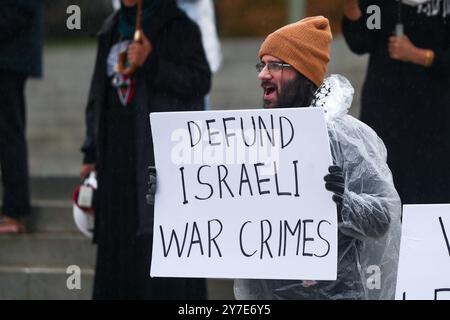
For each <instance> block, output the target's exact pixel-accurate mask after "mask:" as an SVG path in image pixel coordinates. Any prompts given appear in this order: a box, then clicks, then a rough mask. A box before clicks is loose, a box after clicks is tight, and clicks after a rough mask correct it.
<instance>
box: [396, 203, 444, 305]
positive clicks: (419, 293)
mask: <svg viewBox="0 0 450 320" xmlns="http://www.w3.org/2000/svg"><path fill="white" fill-rule="evenodd" d="M449 237H450V205H449V204H439V205H405V206H403V226H402V240H401V243H400V261H399V267H398V276H397V290H396V295H395V297H396V299H397V300H450V244H449Z"/></svg>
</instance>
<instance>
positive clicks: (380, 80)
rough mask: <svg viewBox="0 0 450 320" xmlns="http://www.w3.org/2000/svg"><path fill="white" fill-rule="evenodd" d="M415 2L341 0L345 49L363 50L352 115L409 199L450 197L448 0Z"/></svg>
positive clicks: (446, 199) (434, 200)
mask: <svg viewBox="0 0 450 320" xmlns="http://www.w3.org/2000/svg"><path fill="white" fill-rule="evenodd" d="M420 2H422V4H420V5H419V4H418V3H420ZM423 2H424V1H417V0H407V1H405V0H404V1H403V2H402V3H401V4H400V3H399V2H398V1H396V0H388V1H386V0H383V1H381V0H360V1H358V0H346V5H345V9H344V15H345V16H344V18H343V22H342V26H343V33H344V37H345V40H346V41H347V44H348V45H349V47H350V49H351V50H352V51H353V52H355V53H357V54H365V53H368V54H369V55H370V59H369V65H368V68H367V74H366V79H365V82H364V86H363V91H362V99H361V115H360V118H361V120H362V121H363V122H365V123H367V124H368V125H369V126H370V127H372V128H373V129H374V130H375V131H376V132H377V133H378V134H379V136H380V137H381V139H382V140H383V141H384V142H385V144H386V147H387V151H388V164H389V167H390V168H391V170H392V172H393V177H394V183H395V186H396V189H397V190H398V192H399V194H400V197H401V199H402V202H403V203H409V204H413V203H447V202H450V170H449V165H448V163H449V161H450V139H449V137H450V132H449V129H450V123H449V119H450V114H449V113H450V108H449V105H450V90H449V89H450V1H449V0H431V1H425V3H423ZM373 5H375V6H377V7H373ZM371 6H372V7H371ZM377 8H379V9H380V10H377ZM378 14H379V16H377V15H378ZM377 19H379V20H378V21H379V22H380V23H379V25H378V26H377ZM400 25H401V26H403V28H399V27H398V26H400ZM378 27H379V29H378ZM402 29H403V34H402Z"/></svg>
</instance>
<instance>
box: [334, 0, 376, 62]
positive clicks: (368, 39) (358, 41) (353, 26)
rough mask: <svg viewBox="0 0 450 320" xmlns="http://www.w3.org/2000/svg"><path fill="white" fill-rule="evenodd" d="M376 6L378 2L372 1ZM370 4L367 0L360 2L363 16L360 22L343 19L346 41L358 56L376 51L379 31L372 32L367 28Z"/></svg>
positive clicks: (343, 31)
mask: <svg viewBox="0 0 450 320" xmlns="http://www.w3.org/2000/svg"><path fill="white" fill-rule="evenodd" d="M371 2H372V3H374V4H376V1H371ZM369 5H370V4H368V3H367V1H365V0H360V1H359V6H360V9H361V12H362V16H361V18H360V19H359V20H356V21H351V20H349V19H347V18H346V17H345V16H344V17H343V19H342V33H343V35H344V38H345V41H346V42H347V45H348V46H349V48H350V50H352V51H353V52H354V53H356V54H364V53H371V52H372V51H373V50H374V49H375V45H376V38H377V35H378V33H379V30H370V29H369V28H368V27H367V20H368V19H369V15H368V14H367V7H368V6H369Z"/></svg>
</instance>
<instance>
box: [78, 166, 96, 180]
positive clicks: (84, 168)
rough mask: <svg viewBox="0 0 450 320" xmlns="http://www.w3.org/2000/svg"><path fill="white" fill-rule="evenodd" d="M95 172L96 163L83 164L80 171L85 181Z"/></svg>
mask: <svg viewBox="0 0 450 320" xmlns="http://www.w3.org/2000/svg"><path fill="white" fill-rule="evenodd" d="M94 170H95V163H83V164H82V165H81V169H80V178H81V180H82V181H83V180H84V179H86V178H87V177H88V176H89V174H90V173H91V172H92V171H94Z"/></svg>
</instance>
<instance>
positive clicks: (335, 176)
mask: <svg viewBox="0 0 450 320" xmlns="http://www.w3.org/2000/svg"><path fill="white" fill-rule="evenodd" d="M328 171H329V174H327V175H326V176H325V177H324V180H325V188H326V189H327V190H328V191H331V192H333V201H334V202H336V205H337V207H338V211H339V213H340V211H341V209H342V199H343V197H344V191H345V179H344V173H343V171H342V168H341V167H339V166H335V165H333V166H330V167H329V168H328Z"/></svg>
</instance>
